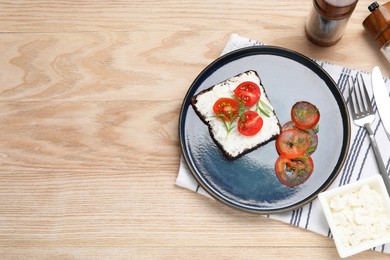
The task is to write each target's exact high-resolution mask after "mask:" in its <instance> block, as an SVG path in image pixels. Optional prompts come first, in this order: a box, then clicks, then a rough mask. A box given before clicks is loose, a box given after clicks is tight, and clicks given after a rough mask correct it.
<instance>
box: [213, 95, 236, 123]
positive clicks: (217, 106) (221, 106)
mask: <svg viewBox="0 0 390 260" xmlns="http://www.w3.org/2000/svg"><path fill="white" fill-rule="evenodd" d="M238 110H239V104H238V102H237V101H235V100H234V99H232V98H220V99H218V100H217V101H216V102H215V103H214V106H213V111H214V113H215V114H216V115H217V117H219V118H221V119H223V120H224V121H230V120H232V119H234V118H236V117H237V116H238Z"/></svg>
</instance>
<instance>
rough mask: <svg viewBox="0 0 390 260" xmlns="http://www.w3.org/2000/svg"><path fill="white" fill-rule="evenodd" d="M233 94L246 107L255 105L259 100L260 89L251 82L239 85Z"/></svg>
mask: <svg viewBox="0 0 390 260" xmlns="http://www.w3.org/2000/svg"><path fill="white" fill-rule="evenodd" d="M233 92H234V95H235V96H236V97H237V98H238V99H239V100H241V101H242V102H244V105H245V106H247V107H250V106H253V105H255V104H256V103H257V102H258V101H259V99H260V88H259V86H258V85H257V84H256V83H254V82H251V81H245V82H243V83H241V84H240V85H238V86H237V88H236V89H235V90H234V91H233Z"/></svg>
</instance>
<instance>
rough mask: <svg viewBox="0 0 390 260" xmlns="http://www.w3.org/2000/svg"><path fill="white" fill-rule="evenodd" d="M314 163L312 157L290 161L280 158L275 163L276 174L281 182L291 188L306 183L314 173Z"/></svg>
mask: <svg viewBox="0 0 390 260" xmlns="http://www.w3.org/2000/svg"><path fill="white" fill-rule="evenodd" d="M313 169H314V163H313V160H312V159H311V157H303V158H299V159H288V158H285V157H283V156H279V157H278V159H277V160H276V163H275V172H276V176H277V177H278V179H279V181H280V182H281V183H282V184H284V185H286V186H289V187H292V186H297V185H300V184H302V183H304V182H305V181H306V180H307V179H309V177H310V176H311V174H312V173H313Z"/></svg>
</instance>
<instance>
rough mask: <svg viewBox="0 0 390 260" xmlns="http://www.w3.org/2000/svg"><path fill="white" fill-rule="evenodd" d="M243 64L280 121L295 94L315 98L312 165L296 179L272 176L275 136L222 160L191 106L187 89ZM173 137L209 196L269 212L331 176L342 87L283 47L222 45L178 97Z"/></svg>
mask: <svg viewBox="0 0 390 260" xmlns="http://www.w3.org/2000/svg"><path fill="white" fill-rule="evenodd" d="M247 70H256V71H257V72H258V74H259V75H260V78H261V80H262V83H263V85H264V88H265V90H266V92H267V95H268V98H269V100H270V101H271V103H272V105H273V107H274V109H275V113H276V115H277V116H278V118H279V120H280V123H281V125H283V124H284V123H286V122H287V121H290V120H291V119H290V110H291V107H292V106H293V104H294V103H296V102H298V101H303V100H305V101H309V102H311V103H313V104H315V105H316V106H317V107H318V109H319V111H320V113H321V119H320V122H319V133H318V138H319V144H318V148H317V150H316V151H315V152H314V154H313V155H312V159H313V161H314V171H313V173H312V175H311V177H310V178H309V179H308V180H307V181H306V182H305V183H303V184H302V185H300V186H296V187H286V186H284V185H283V184H281V183H280V182H279V180H278V179H277V177H276V175H275V171H274V167H275V161H276V159H277V158H278V154H277V152H276V148H275V141H271V142H269V143H268V144H266V145H264V146H262V147H260V148H258V149H256V150H254V151H252V152H250V153H248V154H246V155H244V156H242V157H240V158H238V159H236V160H233V161H230V160H228V159H226V158H225V157H224V155H223V154H222V152H221V151H220V150H219V148H218V147H217V145H216V144H215V143H214V142H213V140H212V139H211V136H210V133H209V131H208V128H207V126H206V125H205V124H204V123H203V122H202V121H201V120H200V118H199V117H198V116H197V115H196V113H195V111H194V110H193V108H192V106H191V97H192V96H193V95H195V94H197V93H198V92H200V91H202V90H203V89H205V88H208V87H210V86H212V85H215V84H217V83H219V82H221V81H224V80H225V79H228V78H230V77H232V76H235V75H237V74H239V73H241V72H244V71H247ZM212 105H213V104H210V107H212ZM179 137H180V143H181V148H182V152H183V156H184V158H185V161H186V163H187V164H188V167H189V169H190V171H191V173H192V174H193V176H194V177H195V178H196V180H197V181H198V182H199V183H200V185H201V186H202V187H203V188H204V189H205V190H206V191H207V192H208V193H209V194H210V195H212V196H213V197H214V198H216V199H217V200H219V201H221V202H223V203H225V204H227V205H229V206H232V207H235V208H238V209H242V210H245V211H251V212H257V213H262V214H271V213H277V212H282V211H287V210H291V209H294V208H297V207H300V206H302V205H304V204H306V203H308V202H310V201H311V200H313V199H314V198H316V196H317V194H318V193H319V192H321V191H322V190H324V189H326V188H327V187H328V186H329V185H330V184H331V183H332V182H333V180H334V179H335V178H336V176H337V174H338V173H339V171H340V169H341V167H342V165H343V163H344V161H345V158H346V155H347V152H348V148H349V139H350V121H349V117H348V112H347V107H346V105H345V102H344V99H343V97H342V94H341V93H340V91H339V89H338V88H337V86H336V84H335V82H334V81H333V80H332V78H331V77H330V76H329V75H328V74H327V73H326V72H325V71H324V70H323V69H322V68H321V67H320V66H319V65H317V63H315V62H314V61H312V60H311V59H309V58H307V57H305V56H303V55H302V54H299V53H297V52H294V51H291V50H287V49H283V48H279V47H273V46H255V47H248V48H243V49H239V50H237V51H233V52H230V53H228V54H226V55H224V56H222V57H220V58H219V59H217V60H215V61H214V62H212V63H211V64H210V65H209V66H207V67H206V68H205V69H204V70H203V71H202V72H201V73H200V74H199V76H198V77H197V78H196V79H195V81H194V82H193V83H192V85H191V87H190V88H189V90H188V92H187V95H186V96H185V98H184V101H183V105H182V109H181V113H180V118H179Z"/></svg>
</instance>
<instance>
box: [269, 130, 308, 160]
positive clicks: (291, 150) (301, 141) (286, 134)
mask: <svg viewBox="0 0 390 260" xmlns="http://www.w3.org/2000/svg"><path fill="white" fill-rule="evenodd" d="M309 146H310V137H309V135H308V134H307V133H305V132H304V131H301V130H299V129H297V128H292V129H288V130H285V131H282V132H281V133H280V135H279V136H278V138H276V150H277V151H278V153H279V154H280V155H282V156H284V157H285V158H289V159H294V158H298V157H300V156H302V155H304V154H305V152H306V151H307V149H308V148H309Z"/></svg>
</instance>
